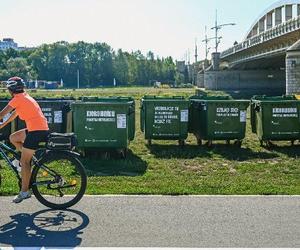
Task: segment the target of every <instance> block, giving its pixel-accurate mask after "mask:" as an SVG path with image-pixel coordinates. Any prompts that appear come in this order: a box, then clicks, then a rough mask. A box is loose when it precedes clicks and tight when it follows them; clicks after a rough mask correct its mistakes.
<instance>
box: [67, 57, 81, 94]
mask: <svg viewBox="0 0 300 250" xmlns="http://www.w3.org/2000/svg"><path fill="white" fill-rule="evenodd" d="M65 60H66V63H67V64H77V63H76V62H75V61H71V60H70V58H69V57H68V56H66V58H65ZM79 88H80V74H79V68H78V67H77V89H79Z"/></svg>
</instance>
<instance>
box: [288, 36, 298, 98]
mask: <svg viewBox="0 0 300 250" xmlns="http://www.w3.org/2000/svg"><path fill="white" fill-rule="evenodd" d="M286 94H287V95H292V94H300V40H299V41H298V42H296V43H295V44H294V45H293V46H291V47H290V48H289V49H288V50H287V54H286Z"/></svg>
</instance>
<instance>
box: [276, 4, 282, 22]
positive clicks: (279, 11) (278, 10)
mask: <svg viewBox="0 0 300 250" xmlns="http://www.w3.org/2000/svg"><path fill="white" fill-rule="evenodd" d="M281 23H282V7H280V8H276V9H275V25H278V24H281Z"/></svg>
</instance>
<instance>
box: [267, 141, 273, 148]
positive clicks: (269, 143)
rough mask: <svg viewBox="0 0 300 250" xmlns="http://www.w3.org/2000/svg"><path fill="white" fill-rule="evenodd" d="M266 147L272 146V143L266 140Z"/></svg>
mask: <svg viewBox="0 0 300 250" xmlns="http://www.w3.org/2000/svg"><path fill="white" fill-rule="evenodd" d="M266 145H267V148H272V147H273V146H274V145H273V143H272V142H271V141H267V142H266Z"/></svg>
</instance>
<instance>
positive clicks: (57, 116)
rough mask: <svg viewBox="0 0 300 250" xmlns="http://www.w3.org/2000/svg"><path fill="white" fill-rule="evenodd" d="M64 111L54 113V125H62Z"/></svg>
mask: <svg viewBox="0 0 300 250" xmlns="http://www.w3.org/2000/svg"><path fill="white" fill-rule="evenodd" d="M62 122H63V121H62V111H54V123H62Z"/></svg>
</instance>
